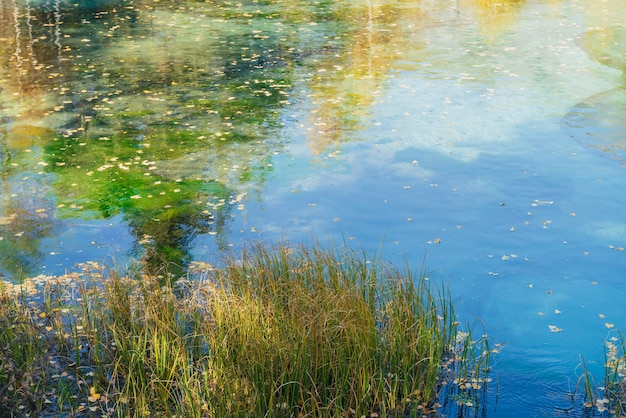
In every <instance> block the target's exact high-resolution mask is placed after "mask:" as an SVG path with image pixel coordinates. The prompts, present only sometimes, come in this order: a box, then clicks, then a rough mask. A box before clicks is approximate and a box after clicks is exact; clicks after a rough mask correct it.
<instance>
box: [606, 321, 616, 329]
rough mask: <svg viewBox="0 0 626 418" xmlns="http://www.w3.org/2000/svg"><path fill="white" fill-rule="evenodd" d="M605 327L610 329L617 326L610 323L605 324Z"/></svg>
mask: <svg viewBox="0 0 626 418" xmlns="http://www.w3.org/2000/svg"><path fill="white" fill-rule="evenodd" d="M604 326H605V327H607V328H609V329H610V328H613V327H614V326H615V324H612V323H610V322H605V323H604Z"/></svg>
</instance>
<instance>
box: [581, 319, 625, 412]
mask: <svg viewBox="0 0 626 418" xmlns="http://www.w3.org/2000/svg"><path fill="white" fill-rule="evenodd" d="M604 345H605V362H604V379H603V385H602V386H599V385H598V384H597V383H596V380H595V378H594V376H593V374H592V373H591V372H590V371H589V370H588V368H587V365H586V362H585V360H584V359H582V358H581V367H582V375H581V377H580V379H579V383H578V384H579V386H581V385H582V387H583V392H584V394H583V396H584V401H585V402H584V406H585V408H587V409H590V410H592V411H597V412H599V413H601V414H603V413H608V414H609V416H615V417H624V416H626V337H625V336H624V334H623V333H622V332H621V331H619V330H617V331H615V332H614V333H613V332H612V333H611V334H610V336H609V338H607V340H606V341H605V343H604Z"/></svg>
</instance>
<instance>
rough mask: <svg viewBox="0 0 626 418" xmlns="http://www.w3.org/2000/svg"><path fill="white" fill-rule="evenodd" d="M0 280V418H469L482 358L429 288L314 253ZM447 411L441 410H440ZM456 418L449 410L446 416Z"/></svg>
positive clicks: (402, 274)
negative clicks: (178, 270) (179, 271)
mask: <svg viewBox="0 0 626 418" xmlns="http://www.w3.org/2000/svg"><path fill="white" fill-rule="evenodd" d="M78 267H79V270H78V271H77V272H75V273H69V274H66V275H63V276H58V277H36V278H33V279H26V280H24V282H23V283H21V284H11V283H8V282H0V364H1V367H0V416H3V417H5V416H32V417H35V416H37V417H50V416H65V417H78V416H93V417H103V416H105V417H140V416H141V417H145V416H156V417H166V416H167V417H174V416H176V417H226V416H229V417H346V418H348V417H357V418H360V417H407V416H415V417H420V416H424V417H436V416H437V417H438V416H441V415H440V413H441V412H442V411H444V410H448V411H449V410H451V409H453V410H454V411H455V412H454V413H455V414H456V415H457V416H479V414H480V412H479V411H481V409H482V408H484V407H485V398H486V393H487V385H488V382H489V381H490V380H491V379H490V377H489V369H490V366H491V363H492V360H493V359H492V355H493V354H494V353H496V352H497V351H498V350H499V348H500V346H499V345H498V344H495V345H494V346H493V347H492V346H490V342H489V340H488V338H487V337H486V336H485V335H482V334H481V335H480V336H479V337H478V338H474V336H473V335H472V332H471V331H470V330H469V329H465V330H461V327H460V324H459V323H458V322H457V319H456V317H455V314H454V309H453V307H452V303H451V297H450V295H449V293H448V291H447V290H446V289H445V287H444V286H442V285H437V284H436V283H434V282H435V281H434V280H429V279H428V277H427V276H425V274H423V273H421V274H415V273H414V272H412V271H411V270H410V269H409V268H404V269H397V268H395V267H392V266H390V265H388V264H386V263H384V262H380V261H377V260H370V259H369V258H368V257H367V255H365V254H363V253H360V252H355V251H352V250H348V249H345V248H342V249H341V250H328V249H323V248H322V247H321V246H320V245H312V246H291V245H287V244H278V245H274V246H271V247H269V248H267V247H263V246H261V245H255V246H251V247H250V248H248V249H247V250H245V251H244V252H243V254H242V255H241V256H240V257H238V258H237V259H235V258H234V257H231V258H227V259H226V260H225V265H224V266H223V267H220V268H215V267H213V266H211V265H209V264H205V263H193V264H192V265H191V266H190V268H189V272H188V273H187V275H186V276H185V277H183V278H180V279H178V280H175V281H172V280H170V279H169V278H168V277H166V276H159V277H152V276H147V275H144V274H141V273H138V272H135V273H132V274H122V273H121V272H119V271H115V270H114V269H110V268H104V267H102V266H100V265H99V264H97V263H86V264H83V265H80V266H78ZM446 408H447V409H446ZM461 414H463V415H461Z"/></svg>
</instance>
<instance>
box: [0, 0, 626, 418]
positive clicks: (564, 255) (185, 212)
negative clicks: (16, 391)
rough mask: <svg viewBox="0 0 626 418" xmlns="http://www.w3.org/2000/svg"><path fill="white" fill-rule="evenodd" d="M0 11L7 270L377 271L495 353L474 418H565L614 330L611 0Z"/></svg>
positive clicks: (623, 96)
mask: <svg viewBox="0 0 626 418" xmlns="http://www.w3.org/2000/svg"><path fill="white" fill-rule="evenodd" d="M0 4H1V5H2V7H3V8H2V14H1V15H0V18H1V19H3V20H2V25H1V26H0V27H1V28H2V29H1V31H2V32H0V38H3V39H4V41H3V43H2V45H3V46H2V48H3V54H4V55H3V57H4V58H3V59H2V60H1V61H0V71H1V72H0V116H1V117H2V119H1V120H2V125H1V126H0V129H1V135H2V138H1V139H2V142H3V152H2V157H3V158H2V168H3V176H2V179H1V183H0V184H1V186H2V190H3V201H2V204H1V205H0V207H1V210H2V213H1V214H0V215H1V216H0V232H1V233H0V235H1V236H2V240H1V241H0V244H1V245H0V247H1V248H0V249H1V251H2V256H1V257H0V258H1V260H0V262H1V263H2V271H3V274H5V275H6V276H8V277H17V276H18V275H19V274H20V273H22V274H27V275H34V274H60V273H63V272H64V271H65V270H66V269H72V268H73V266H74V265H75V264H76V263H79V262H83V261H87V260H98V261H103V260H104V261H109V262H115V263H117V264H121V265H123V264H124V263H126V262H128V260H129V259H132V258H137V257H139V258H140V259H142V258H143V260H144V261H145V262H146V263H153V264H155V263H157V264H158V261H159V260H160V259H159V258H158V257H157V256H155V254H159V253H165V254H167V257H163V259H164V260H165V261H166V262H168V263H171V265H180V266H184V264H185V263H187V262H189V261H190V260H200V261H209V262H217V261H218V260H219V254H220V253H221V252H229V251H235V252H236V251H237V250H238V249H239V248H241V246H242V245H245V244H246V243H247V242H250V241H262V242H268V243H270V242H275V241H277V240H280V239H288V240H291V241H295V242H302V241H306V240H310V239H316V240H318V241H321V242H322V243H327V242H328V243H332V244H334V245H349V246H352V247H355V248H363V249H365V250H366V251H368V252H369V253H371V254H375V253H379V252H380V254H381V256H382V257H383V258H385V259H387V260H389V261H391V262H393V263H396V264H402V263H404V262H406V263H408V264H409V265H411V266H414V267H416V268H417V269H419V268H420V267H421V266H422V265H424V264H425V265H426V270H427V271H428V272H429V276H430V277H431V278H432V279H437V280H439V279H441V280H443V281H445V282H446V283H447V284H448V286H449V288H450V290H451V293H452V295H453V298H454V300H455V303H456V308H457V314H458V316H459V320H460V321H461V322H462V323H470V324H477V326H479V327H484V329H485V332H486V333H488V334H489V336H490V337H491V338H492V340H493V341H494V342H497V343H501V344H505V345H504V348H503V349H502V351H501V353H500V354H498V355H497V357H496V364H495V366H494V377H495V378H496V379H495V380H497V382H498V385H492V386H491V388H490V390H491V392H492V393H491V394H492V395H493V396H492V397H491V398H490V399H489V402H488V404H487V406H486V407H485V411H484V413H485V414H486V416H488V417H512V416H515V417H518V416H520V417H522V416H523V417H543V416H583V412H582V409H581V407H580V403H579V402H580V399H578V398H577V399H576V400H573V398H572V397H571V396H570V393H571V392H573V391H574V390H575V388H576V383H577V378H578V376H580V374H581V369H580V367H578V365H579V363H580V356H581V355H582V356H584V357H585V359H586V360H587V361H588V363H589V367H590V369H591V370H592V371H593V372H594V373H596V374H597V376H601V371H602V362H603V360H604V347H603V343H604V341H605V339H606V338H607V337H610V336H611V335H613V334H611V333H612V332H614V331H615V329H619V328H621V329H626V323H625V321H626V314H625V313H624V309H623V306H622V305H621V303H623V302H622V301H623V297H624V294H625V292H626V282H625V281H624V279H625V274H626V251H624V247H626V215H624V213H625V212H624V209H625V208H626V193H624V190H625V188H626V159H625V158H624V157H625V154H624V152H625V151H624V150H625V149H626V117H625V116H624V115H626V78H625V77H624V69H625V68H626V67H625V58H624V57H625V55H626V52H625V51H626V49H625V48H626V47H625V45H626V42H625V35H624V34H625V33H626V29H625V27H624V22H626V3H624V1H623V0H610V1H605V2H601V3H598V2H591V1H582V0H564V1H527V2H524V1H500V2H491V1H486V0H480V1H479V0H476V1H470V0H464V1H456V2H435V1H432V2H431V1H421V2H402V1H396V2H385V1H380V2H336V3H332V4H330V3H329V4H317V3H315V4H314V3H311V4H308V3H303V2H296V1H289V2H263V3H261V2H242V4H239V5H237V4H231V3H228V2H223V3H220V2H211V3H203V2H182V1H181V2H168V3H167V4H166V3H163V4H159V3H157V2H140V1H137V2H134V3H132V4H130V5H128V4H127V5H125V6H124V5H122V4H116V3H115V2H101V3H99V4H97V5H95V6H93V7H92V6H90V4H89V3H85V4H82V3H77V4H76V5H73V4H69V3H64V2H50V1H41V2H35V1H31V2H30V3H28V2H7V1H5V2H2V3H0ZM35 17H36V18H35ZM479 329H480V328H479ZM554 331H559V332H554ZM496 392H497V393H496ZM481 413H482V412H481Z"/></svg>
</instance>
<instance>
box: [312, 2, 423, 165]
mask: <svg viewBox="0 0 626 418" xmlns="http://www.w3.org/2000/svg"><path fill="white" fill-rule="evenodd" d="M344 13H346V14H347V16H346V21H349V22H353V23H357V25H356V26H355V27H356V29H355V32H354V33H349V34H344V36H346V37H349V40H347V42H346V44H345V49H344V48H343V47H342V48H340V49H339V50H338V51H336V53H335V54H328V55H326V56H325V57H324V58H323V59H322V60H320V63H319V64H318V65H316V66H315V73H314V74H313V75H312V76H311V80H310V83H309V86H310V90H311V94H310V100H311V102H312V104H313V109H312V110H311V112H310V115H309V117H308V120H307V122H306V123H305V125H304V126H303V128H304V130H305V132H306V134H307V136H308V138H309V146H310V149H311V151H312V152H313V153H314V154H318V153H320V152H323V151H324V150H326V149H327V148H329V147H330V146H332V144H336V143H337V142H338V141H343V140H348V139H354V137H353V136H354V135H355V133H356V132H357V131H358V130H359V129H361V128H364V126H362V123H363V121H365V120H367V119H368V117H367V116H368V108H369V107H370V106H371V105H372V104H374V103H376V101H377V100H378V97H379V95H380V94H381V90H382V89H383V87H384V83H385V81H386V80H388V78H389V77H390V74H389V71H390V69H391V67H392V66H393V65H395V64H396V63H397V62H398V61H399V60H401V59H409V60H411V59H413V58H412V57H411V56H413V55H415V54H416V53H417V52H418V51H419V50H421V49H422V48H423V41H422V40H421V39H420V36H419V31H420V30H421V28H422V26H423V22H424V21H425V16H424V12H423V11H422V10H421V9H420V8H419V4H418V3H417V2H413V1H400V2H395V3H393V4H388V2H387V1H384V0H383V1H366V2H363V4H362V5H361V6H360V7H352V8H350V9H349V10H346V11H344ZM346 133H348V135H346Z"/></svg>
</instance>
